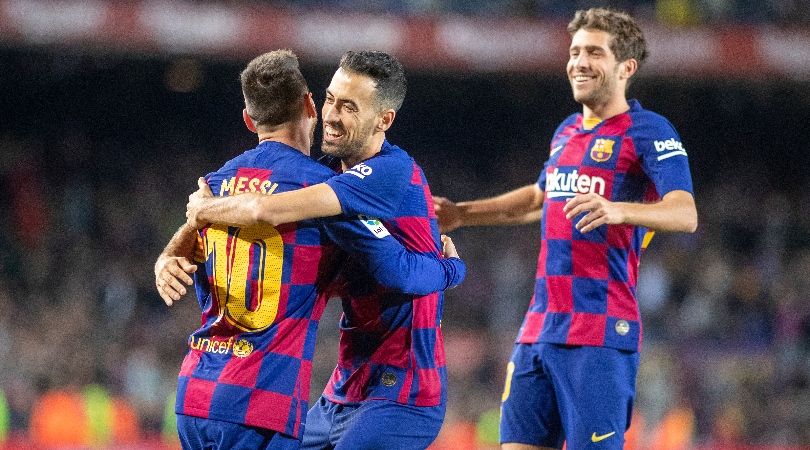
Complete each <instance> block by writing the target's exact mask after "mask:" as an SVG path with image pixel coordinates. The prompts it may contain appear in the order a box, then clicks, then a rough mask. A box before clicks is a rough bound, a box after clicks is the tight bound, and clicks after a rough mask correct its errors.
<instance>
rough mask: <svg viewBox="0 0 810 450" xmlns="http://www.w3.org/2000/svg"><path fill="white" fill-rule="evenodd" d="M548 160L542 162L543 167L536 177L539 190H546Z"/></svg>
mask: <svg viewBox="0 0 810 450" xmlns="http://www.w3.org/2000/svg"><path fill="white" fill-rule="evenodd" d="M548 162H549V160H546V162H544V163H543V169H542V170H540V176H539V177H537V186H538V187H540V190H541V191H543V192H546V167H548Z"/></svg>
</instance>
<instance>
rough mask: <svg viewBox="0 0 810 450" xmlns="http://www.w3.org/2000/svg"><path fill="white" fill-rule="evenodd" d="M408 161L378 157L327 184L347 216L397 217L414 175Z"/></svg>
mask: <svg viewBox="0 0 810 450" xmlns="http://www.w3.org/2000/svg"><path fill="white" fill-rule="evenodd" d="M412 166H413V163H412V161H411V160H410V159H409V158H397V157H393V156H387V155H379V156H375V157H373V158H371V159H368V160H366V161H364V162H362V163H360V164H357V165H356V166H354V167H352V168H351V169H349V170H347V171H345V172H343V173H342V174H340V175H338V176H335V177H333V178H330V179H329V180H327V181H326V184H328V185H329V186H330V187H331V188H332V190H333V191H335V194H336V195H337V197H338V200H339V201H340V206H341V208H342V210H343V213H344V214H345V215H347V216H350V217H351V216H358V215H365V216H370V217H377V218H379V219H390V218H392V217H394V216H395V214H396V211H397V207H398V206H399V204H400V203H401V201H402V196H403V195H404V193H405V191H406V189H405V188H404V187H405V186H407V185H408V183H409V180H410V176H411V175H412V172H413V167H412Z"/></svg>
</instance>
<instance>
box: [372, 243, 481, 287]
mask: <svg viewBox="0 0 810 450" xmlns="http://www.w3.org/2000/svg"><path fill="white" fill-rule="evenodd" d="M368 267H369V272H370V273H371V274H372V275H373V276H374V278H375V279H376V280H377V282H378V283H380V284H382V285H383V286H385V287H387V288H389V289H392V290H394V291H398V292H405V293H409V294H416V295H427V294H430V293H433V292H438V291H444V290H446V289H450V288H452V287H456V286H458V285H459V284H461V282H462V281H464V277H465V276H466V274H467V266H466V265H465V264H464V261H462V260H461V259H459V258H441V257H439V258H438V259H437V258H432V257H429V256H426V255H418V254H414V253H411V252H408V251H405V250H403V251H402V252H400V253H399V254H398V255H397V257H396V258H385V259H381V260H377V261H375V260H371V261H369V264H368Z"/></svg>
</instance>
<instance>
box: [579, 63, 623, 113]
mask: <svg viewBox="0 0 810 450" xmlns="http://www.w3.org/2000/svg"><path fill="white" fill-rule="evenodd" d="M618 73H619V67H618V66H616V69H615V70H614V71H613V73H612V74H606V75H607V76H605V78H604V79H603V80H602V84H600V85H598V86H596V87H594V88H593V89H591V90H590V91H587V92H577V91H576V90H574V89H573V88H574V82H573V80H570V83H571V88H572V90H573V93H574V100H576V101H577V103H580V104H582V105H585V106H596V105H602V104H605V103H607V102H608V101H609V100H610V98H611V97H612V96H613V92H614V91H615V90H616V81H617V76H618Z"/></svg>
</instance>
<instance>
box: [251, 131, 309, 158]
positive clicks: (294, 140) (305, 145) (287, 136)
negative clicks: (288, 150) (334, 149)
mask: <svg viewBox="0 0 810 450" xmlns="http://www.w3.org/2000/svg"><path fill="white" fill-rule="evenodd" d="M257 134H258V136H259V143H260V144H261V143H262V142H266V141H273V142H280V143H282V144H284V145H287V146H290V147H292V148H294V149H296V150H298V151H300V152H301V153H303V154H305V155H309V150H310V147H311V142H310V139H309V137H308V136H307V134H306V133H304V132H302V130H298V129H296V128H294V127H286V126H280V127H268V128H263V129H260V130H258V132H257Z"/></svg>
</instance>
